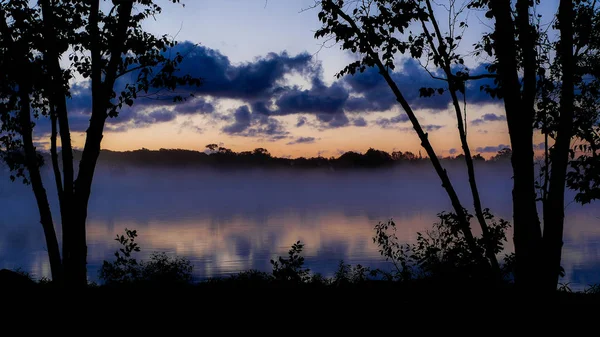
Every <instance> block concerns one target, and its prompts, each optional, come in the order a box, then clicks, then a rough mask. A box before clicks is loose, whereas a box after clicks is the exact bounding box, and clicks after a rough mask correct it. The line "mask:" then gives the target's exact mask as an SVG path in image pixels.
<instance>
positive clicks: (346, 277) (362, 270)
mask: <svg viewBox="0 0 600 337" xmlns="http://www.w3.org/2000/svg"><path fill="white" fill-rule="evenodd" d="M376 274H377V271H375V270H371V268H369V267H363V266H362V265H360V264H357V265H356V266H352V265H350V264H346V263H344V261H340V264H339V265H338V270H337V271H336V272H335V275H334V277H333V280H332V284H334V285H344V284H348V283H353V284H357V283H362V282H365V281H367V280H368V279H369V277H370V276H375V275H376Z"/></svg>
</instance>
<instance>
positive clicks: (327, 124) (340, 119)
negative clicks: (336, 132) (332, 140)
mask: <svg viewBox="0 0 600 337" xmlns="http://www.w3.org/2000/svg"><path fill="white" fill-rule="evenodd" d="M317 120H318V121H319V122H321V124H320V127H321V128H322V129H335V128H340V127H343V126H347V125H349V124H350V120H349V119H348V116H346V114H345V113H343V112H339V113H336V114H328V113H325V114H317Z"/></svg>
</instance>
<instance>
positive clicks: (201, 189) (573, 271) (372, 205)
mask: <svg viewBox="0 0 600 337" xmlns="http://www.w3.org/2000/svg"><path fill="white" fill-rule="evenodd" d="M455 165H456V166H455V167H453V166H452V165H449V166H448V172H449V174H450V177H451V179H452V181H453V183H454V185H455V187H456V189H457V190H458V193H459V196H460V198H461V201H462V203H463V205H464V206H465V207H467V208H469V209H470V210H471V212H472V199H471V197H470V191H469V189H468V181H467V177H466V171H465V170H464V168H463V167H462V165H460V164H455ZM0 170H1V169H0ZM476 171H477V178H478V183H479V185H480V192H481V197H482V202H483V206H484V207H488V208H490V209H491V210H492V213H493V214H495V215H496V216H497V217H502V218H505V219H508V220H512V216H511V213H512V205H511V189H512V180H511V170H510V165H509V164H503V163H495V164H490V163H482V164H480V165H478V166H477V167H476ZM44 174H45V177H44V178H45V187H46V189H47V191H48V194H49V196H50V198H51V203H52V210H53V216H54V219H55V224H57V226H58V228H57V232H58V235H59V241H60V226H59V224H60V217H59V214H60V213H59V209H58V205H57V200H56V191H55V187H54V186H53V180H52V176H51V172H50V171H49V170H47V169H46V170H45V171H44ZM8 176H9V174H8V172H7V171H0V205H2V206H1V207H2V215H1V217H0V268H17V267H21V268H22V269H23V270H25V271H29V272H31V273H32V274H33V275H34V276H35V277H38V278H39V277H42V276H47V277H49V276H50V268H49V264H48V257H47V253H46V251H45V241H44V236H43V231H42V228H41V225H40V224H39V214H38V211H37V207H36V204H35V199H34V197H33V193H32V192H31V188H30V187H29V186H26V185H23V184H21V183H20V182H14V183H11V181H10V180H9V177H8ZM572 197H573V193H572V192H569V194H568V196H567V200H569V201H570V200H572ZM450 210H451V204H450V201H449V200H448V197H447V195H446V194H445V192H444V190H443V188H442V187H441V184H440V181H439V178H438V177H437V175H436V174H435V172H434V171H433V169H432V168H431V165H423V164H419V165H411V164H406V165H399V166H396V167H394V168H387V169H372V170H343V171H332V170H327V169H313V170H310V169H307V170H275V169H264V170H263V169H252V170H251V169H244V170H213V169H191V168H190V169H156V168H139V167H127V166H125V167H120V168H108V167H100V168H99V169H98V170H97V174H96V176H95V178H94V185H93V190H92V196H91V199H90V205H89V217H88V226H87V237H88V274H89V278H90V279H91V280H97V275H98V274H97V273H98V268H99V267H100V265H101V264H102V261H103V260H105V259H106V260H113V258H114V256H113V253H114V251H115V250H116V249H118V243H117V242H116V241H114V240H113V239H114V237H115V236H116V235H117V234H121V233H123V231H124V228H126V227H127V228H129V229H136V230H138V233H139V240H138V242H139V244H140V246H141V248H142V251H141V253H140V254H139V255H138V256H137V257H138V258H141V259H145V258H147V257H148V256H149V255H150V253H152V252H155V251H164V252H167V253H170V254H177V255H180V256H185V257H187V258H189V259H190V260H191V261H192V263H193V265H194V276H195V278H196V279H197V280H200V279H204V278H208V277H217V276H226V275H228V274H231V273H236V272H239V271H242V270H247V269H251V268H252V269H259V270H263V271H269V270H270V268H271V266H270V264H269V259H271V258H274V257H276V256H278V255H285V254H286V253H287V250H288V249H289V247H290V246H291V245H292V243H294V242H295V241H297V240H301V241H302V242H304V243H305V244H306V246H305V250H304V253H305V254H304V255H305V256H306V264H307V267H309V268H310V269H311V270H312V271H313V272H320V273H322V274H324V275H325V276H330V275H332V274H333V272H334V271H335V269H336V267H337V265H338V263H339V261H340V260H342V259H343V260H344V261H345V262H346V263H352V264H358V263H360V264H362V265H365V266H369V267H373V268H377V267H379V268H385V269H389V268H390V267H391V266H390V264H389V263H387V262H385V261H384V260H383V258H381V256H380V255H379V252H378V250H377V246H376V245H375V244H374V243H373V241H372V237H373V234H374V231H373V227H374V226H375V225H376V224H377V222H378V221H386V220H388V219H390V218H393V219H394V221H395V222H396V224H397V227H398V233H397V235H398V237H399V238H401V239H402V240H405V241H406V242H412V241H414V239H415V237H416V232H418V231H423V230H425V229H428V228H430V226H431V224H432V223H433V222H435V221H436V220H437V218H436V214H437V213H439V212H441V211H450ZM540 210H541V208H540ZM477 226H478V225H477V224H476V223H473V224H472V227H473V229H474V231H475V232H478V230H477ZM509 238H510V239H511V238H512V232H510V233H509ZM564 242H565V243H564V248H563V266H564V267H565V270H566V274H567V275H566V276H565V277H564V278H563V279H561V282H563V283H566V282H571V286H572V287H573V288H582V287H584V286H586V285H587V284H589V283H598V282H600V203H595V204H594V203H593V204H591V205H586V206H581V205H579V204H576V203H571V204H569V205H568V206H567V208H566V222H565V236H564ZM512 249H513V246H512V242H511V240H509V242H508V243H507V251H511V250H512Z"/></svg>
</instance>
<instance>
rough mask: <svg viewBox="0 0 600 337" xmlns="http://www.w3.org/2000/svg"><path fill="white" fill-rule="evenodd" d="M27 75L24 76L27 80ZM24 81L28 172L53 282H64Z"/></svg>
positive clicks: (22, 95) (21, 115)
mask: <svg viewBox="0 0 600 337" xmlns="http://www.w3.org/2000/svg"><path fill="white" fill-rule="evenodd" d="M26 77H27V75H24V76H22V79H25V78H26ZM23 82H24V81H20V83H19V96H20V111H19V121H20V128H21V135H22V137H23V148H24V150H25V162H26V166H27V171H29V180H30V182H31V188H32V189H33V194H34V195H35V200H36V202H37V206H38V210H39V212H40V222H41V224H42V228H43V229H44V236H45V238H46V246H47V249H48V257H49V260H50V271H51V273H52V280H53V281H54V282H57V283H60V282H62V264H61V260H60V251H59V248H58V240H57V239H56V232H55V231H54V224H53V221H52V212H51V211H50V204H49V202H48V196H47V194H46V189H45V188H44V184H43V182H42V177H41V175H40V169H39V164H38V159H37V155H36V152H35V147H34V146H33V138H32V123H31V116H30V100H29V89H28V88H29V86H28V85H27V84H26V83H23Z"/></svg>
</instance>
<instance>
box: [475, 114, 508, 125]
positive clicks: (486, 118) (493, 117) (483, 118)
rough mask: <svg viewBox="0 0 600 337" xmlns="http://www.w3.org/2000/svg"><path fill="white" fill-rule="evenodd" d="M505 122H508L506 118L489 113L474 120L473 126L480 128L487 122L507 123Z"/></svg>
mask: <svg viewBox="0 0 600 337" xmlns="http://www.w3.org/2000/svg"><path fill="white" fill-rule="evenodd" d="M505 120H506V116H502V115H496V114H492V113H489V114H485V115H483V116H481V117H480V118H477V119H474V120H472V121H471V124H472V125H475V126H479V125H482V124H484V123H486V122H498V121H505Z"/></svg>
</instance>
